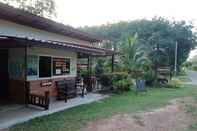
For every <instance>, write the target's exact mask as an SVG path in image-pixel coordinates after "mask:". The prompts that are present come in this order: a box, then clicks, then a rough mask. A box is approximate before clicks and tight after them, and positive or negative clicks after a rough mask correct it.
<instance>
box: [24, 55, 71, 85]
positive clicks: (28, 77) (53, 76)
mask: <svg viewBox="0 0 197 131" xmlns="http://www.w3.org/2000/svg"><path fill="white" fill-rule="evenodd" d="M28 56H35V57H37V68H38V69H37V75H36V76H28V75H27V80H29V81H31V80H45V79H53V78H62V77H67V76H68V75H71V72H72V71H71V68H72V67H71V66H72V58H71V57H66V56H55V55H45V54H28ZM40 57H50V58H51V76H50V77H40V70H39V68H40V67H39V61H40ZM53 58H64V59H69V61H70V67H69V68H70V69H69V73H66V74H63V75H54V74H53Z"/></svg>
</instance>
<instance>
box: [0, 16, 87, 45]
mask: <svg viewBox="0 0 197 131" xmlns="http://www.w3.org/2000/svg"><path fill="white" fill-rule="evenodd" d="M0 35H9V36H23V37H25V36H26V37H33V38H36V39H41V40H54V41H61V42H73V43H76V44H86V45H89V44H90V42H88V41H83V40H79V39H75V38H71V37H67V36H64V35H59V34H56V33H51V32H47V31H44V30H39V29H36V28H31V27H28V26H24V25H20V24H16V23H13V22H9V21H5V20H2V19H0Z"/></svg>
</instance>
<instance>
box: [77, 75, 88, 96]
mask: <svg viewBox="0 0 197 131" xmlns="http://www.w3.org/2000/svg"><path fill="white" fill-rule="evenodd" d="M76 88H77V94H80V95H81V96H82V97H84V95H85V92H86V88H85V86H84V82H83V78H82V77H78V78H77V79H76Z"/></svg>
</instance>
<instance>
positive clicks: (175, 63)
mask: <svg viewBox="0 0 197 131" xmlns="http://www.w3.org/2000/svg"><path fill="white" fill-rule="evenodd" d="M175 46H176V47H175V62H174V71H175V75H176V74H177V57H178V56H177V55H178V42H177V41H176V45H175Z"/></svg>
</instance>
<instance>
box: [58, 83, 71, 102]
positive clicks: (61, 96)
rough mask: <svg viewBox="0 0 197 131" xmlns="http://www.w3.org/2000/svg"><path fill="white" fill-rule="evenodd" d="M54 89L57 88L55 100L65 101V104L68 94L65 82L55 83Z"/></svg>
mask: <svg viewBox="0 0 197 131" xmlns="http://www.w3.org/2000/svg"><path fill="white" fill-rule="evenodd" d="M56 87H57V100H65V102H67V100H68V94H67V86H66V81H65V80H61V81H56Z"/></svg>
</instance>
